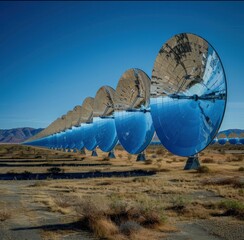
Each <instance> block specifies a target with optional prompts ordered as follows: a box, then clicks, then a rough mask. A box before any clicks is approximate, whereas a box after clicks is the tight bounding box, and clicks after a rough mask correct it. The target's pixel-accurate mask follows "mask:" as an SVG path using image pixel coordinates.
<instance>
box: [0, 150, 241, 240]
mask: <svg viewBox="0 0 244 240" xmlns="http://www.w3.org/2000/svg"><path fill="white" fill-rule="evenodd" d="M229 147H230V146H229ZM238 147H240V146H238ZM8 149H9V148H8ZM33 149H34V148H31V147H30V148H29V150H27V149H24V150H23V149H22V151H23V152H20V151H19V150H21V148H19V146H18V147H17V148H16V150H15V148H11V151H12V153H10V150H6V149H5V150H4V149H3V150H1V148H0V153H1V151H2V152H3V155H4V154H5V155H4V156H11V155H10V154H12V156H17V155H18V156H20V158H22V157H24V156H25V155H26V156H27V155H28V154H27V152H28V151H29V153H31V155H32V156H31V157H32V158H33V161H39V162H41V161H42V159H43V160H45V159H48V161H50V162H51V161H52V163H55V161H56V160H58V162H60V163H62V162H63V163H67V162H68V161H69V162H71V163H73V162H72V160H74V159H77V160H75V161H76V162H77V161H79V159H81V157H80V154H79V153H65V152H59V151H52V150H42V149H38V148H36V149H34V150H35V151H34V150H33ZM219 150H220V147H219V146H218V147H216V146H211V147H209V148H207V149H206V150H204V152H203V153H201V155H200V161H202V162H203V163H204V165H203V166H206V167H207V168H208V169H209V170H210V171H208V172H207V173H206V172H203V173H199V172H197V171H196V170H192V171H183V170H182V169H183V167H184V165H185V161H186V158H182V157H177V156H172V154H170V153H168V152H167V151H166V150H165V149H164V148H163V147H161V146H152V147H149V149H147V151H146V153H147V157H148V159H149V160H150V161H149V162H146V163H145V162H137V161H136V156H134V155H133V156H131V155H128V154H127V153H126V152H125V151H124V150H123V149H122V148H121V147H118V148H116V150H115V152H116V155H117V156H118V157H117V158H116V159H114V160H113V161H110V163H111V164H110V165H109V166H103V165H102V164H104V163H106V161H107V160H106V161H102V160H103V159H104V158H106V156H105V154H104V153H102V152H101V151H100V150H97V153H98V157H94V158H91V157H90V152H87V155H86V157H84V159H83V160H82V164H96V165H95V166H75V167H73V166H71V167H65V172H66V173H68V172H96V171H97V172H104V171H129V170H137V169H142V170H154V171H155V172H156V174H155V175H154V176H138V177H129V178H123V177H120V178H116V177H113V178H97V179H95V178H94V179H93V178H91V179H76V180H72V179H63V180H59V179H57V180H55V181H54V180H51V179H50V180H47V181H34V182H33V184H31V185H30V183H28V182H26V185H25V184H24V185H25V187H23V188H22V187H21V188H18V189H19V190H18V191H19V193H21V194H22V193H23V192H24V194H22V196H23V200H24V199H25V198H27V199H28V201H29V202H32V204H36V205H38V206H43V204H44V205H45V206H47V207H45V208H43V209H45V211H49V212H52V213H50V214H55V212H59V213H62V214H63V218H64V219H66V217H67V218H69V219H73V220H74V221H77V218H78V219H79V220H80V227H81V228H86V229H90V231H92V232H94V233H95V234H96V235H97V236H99V237H100V238H107V239H116V240H124V239H131V240H132V239H133V240H136V239H140V240H143V239H147V240H148V239H155V240H156V239H162V237H163V236H165V234H167V233H168V232H172V231H176V229H175V228H174V226H173V225H174V223H175V222H177V221H181V220H187V221H193V220H195V219H202V218H210V217H212V216H215V217H219V218H221V217H222V216H224V215H223V214H226V215H230V216H233V217H235V218H238V219H241V218H240V213H242V212H241V211H242V210H240V209H242V208H240V207H236V206H235V207H234V208H235V210H234V211H232V212H231V211H229V212H228V210H229V209H230V205H231V204H227V203H221V202H223V201H225V200H226V199H229V200H230V201H235V202H238V203H241V202H244V191H243V176H242V175H243V172H242V171H241V170H240V171H238V169H241V168H243V162H242V160H241V159H243V153H241V151H242V152H244V151H243V148H242V149H240V150H239V149H237V148H234V149H233V150H230V149H229V148H228V147H226V146H224V147H223V149H222V150H220V151H219ZM42 151H43V155H42ZM231 151H239V152H238V153H237V154H236V153H233V152H231ZM29 156H30V155H29ZM33 156H38V158H37V159H35V157H33ZM39 156H44V158H42V157H41V158H40V157H39ZM201 156H203V157H201ZM202 158H203V159H202ZM233 159H235V160H234V161H233ZM236 159H237V160H236ZM62 160H63V161H62ZM17 165H18V164H17V163H16V167H12V168H8V167H6V168H1V169H0V171H1V173H6V172H7V171H10V170H12V171H13V172H14V173H21V172H23V167H22V168H19V167H18V166H17ZM46 169H47V168H40V167H30V168H28V169H27V170H29V171H30V172H33V173H35V172H46V171H47V170H46ZM19 183H20V182H19ZM22 184H23V182H22V183H21V185H22ZM9 186H10V185H9ZM199 186H200V187H199ZM3 187H4V191H1V193H2V194H4V195H9V194H10V193H9V189H10V190H11V188H8V185H7V183H5V185H4V186H3ZM5 189H6V191H5ZM11 191H12V190H11ZM11 191H10V192H11ZM198 192H201V193H198ZM212 201H213V202H212ZM24 204H26V208H27V209H28V203H27V201H26V200H25V201H24ZM234 205H235V204H234ZM237 205H238V204H237ZM238 206H239V205H238ZM40 209H41V207H40ZM43 211H44V210H43ZM26 212H27V211H26ZM47 215H48V214H47ZM58 216H59V217H60V215H58ZM74 231H76V230H74ZM62 234H65V233H62ZM62 234H61V235H62ZM49 239H54V238H52V237H49Z"/></svg>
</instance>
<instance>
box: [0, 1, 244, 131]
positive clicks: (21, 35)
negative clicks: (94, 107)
mask: <svg viewBox="0 0 244 240" xmlns="http://www.w3.org/2000/svg"><path fill="white" fill-rule="evenodd" d="M182 32H191V33H195V34H198V35H200V36H202V37H204V38H205V39H207V40H208V41H209V42H210V43H211V44H212V45H213V46H214V48H215V49H216V50H217V52H218V53H219V55H220V57H221V59H222V62H223V65H224V68H225V71H226V76H227V81H228V104H227V109H226V114H225V118H224V121H223V124H222V127H221V129H227V128H241V129H244V77H243V72H244V58H243V56H244V2H210V1H208V2H58V1H54V2H28V1H27V2H0V128H4V129H7V128H15V127H35V128H36V127H46V126H48V125H49V124H50V123H51V122H52V121H54V120H55V119H56V118H58V117H60V116H61V115H63V114H65V113H66V112H67V111H69V110H71V109H73V107H74V106H75V105H81V104H82V102H83V100H84V99H85V97H87V96H93V97H94V96H95V94H96V91H97V90H98V89H99V88H100V87H101V86H103V85H110V86H111V87H113V88H116V85H117V82H118V80H119V78H120V77H121V75H122V74H123V73H124V71H126V70H127V69H129V68H132V67H137V68H141V69H142V70H144V71H145V72H146V73H147V74H148V75H149V76H151V72H152V68H153V64H154V60H155V58H156V56H157V54H158V51H159V49H160V48H161V46H162V45H163V44H164V43H165V42H166V41H167V40H168V39H169V38H171V37H172V36H173V35H175V34H177V33H182Z"/></svg>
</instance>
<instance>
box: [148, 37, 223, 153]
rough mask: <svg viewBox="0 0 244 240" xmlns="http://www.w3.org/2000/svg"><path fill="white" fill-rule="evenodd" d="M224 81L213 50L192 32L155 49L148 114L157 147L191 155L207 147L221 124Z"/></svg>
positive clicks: (220, 65)
mask: <svg viewBox="0 0 244 240" xmlns="http://www.w3.org/2000/svg"><path fill="white" fill-rule="evenodd" d="M226 95H227V94H226V77H225V73H224V69H223V66H222V63H221V60H220V58H219V56H218V54H217V52H216V51H215V49H214V48H213V47H212V46H211V45H210V44H209V43H208V42H207V41H206V40H205V39H203V38H201V37H199V36H197V35H194V34H188V33H183V34H178V35H175V36H174V37H172V38H171V39H170V40H168V42H166V43H165V44H164V45H163V46H162V48H161V49H160V51H159V53H158V56H157V58H156V61H155V63H154V68H153V72H152V82H151V101H150V104H151V114H152V119H153V123H154V127H155V130H156V132H157V135H158V137H159V139H160V141H161V143H162V144H163V145H164V146H165V147H166V148H167V149H168V150H169V151H170V152H172V153H173V154H176V155H180V156H192V155H195V154H197V153H198V152H200V151H201V150H203V149H204V148H205V147H207V146H208V145H209V144H210V143H211V142H212V140H213V138H214V137H215V135H216V134H217V132H218V129H219V127H220V125H221V122H222V119H223V116H224V112H225V105H226Z"/></svg>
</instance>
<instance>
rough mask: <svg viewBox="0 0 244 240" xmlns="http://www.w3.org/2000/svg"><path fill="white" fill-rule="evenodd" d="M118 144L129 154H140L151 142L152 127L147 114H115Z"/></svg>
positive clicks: (122, 112)
mask: <svg viewBox="0 0 244 240" xmlns="http://www.w3.org/2000/svg"><path fill="white" fill-rule="evenodd" d="M115 124H116V130H117V134H118V139H119V142H120V144H121V145H122V146H123V147H124V149H125V150H126V151H127V152H129V153H131V154H138V153H140V152H142V151H143V150H144V149H145V148H146V147H147V146H148V145H149V143H150V142H151V140H152V137H153V134H154V127H153V124H152V118H151V115H150V113H149V112H139V111H138V112H127V111H119V112H117V111H116V112H115Z"/></svg>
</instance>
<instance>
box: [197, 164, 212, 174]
mask: <svg viewBox="0 0 244 240" xmlns="http://www.w3.org/2000/svg"><path fill="white" fill-rule="evenodd" d="M197 172H198V173H209V172H210V169H209V167H208V166H200V167H199V168H198V169H197Z"/></svg>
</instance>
